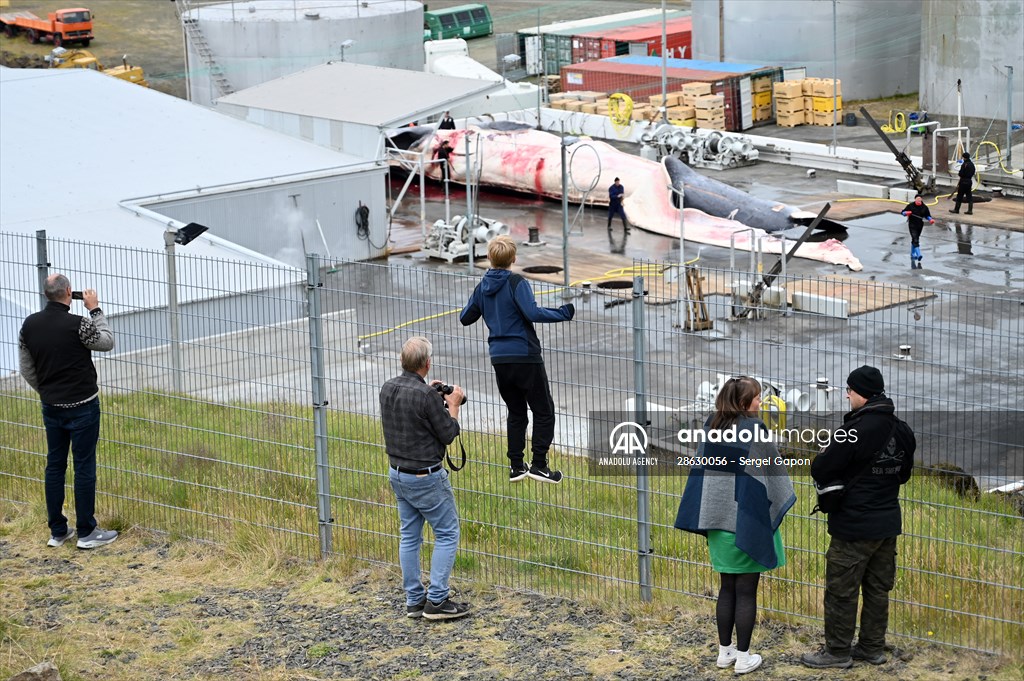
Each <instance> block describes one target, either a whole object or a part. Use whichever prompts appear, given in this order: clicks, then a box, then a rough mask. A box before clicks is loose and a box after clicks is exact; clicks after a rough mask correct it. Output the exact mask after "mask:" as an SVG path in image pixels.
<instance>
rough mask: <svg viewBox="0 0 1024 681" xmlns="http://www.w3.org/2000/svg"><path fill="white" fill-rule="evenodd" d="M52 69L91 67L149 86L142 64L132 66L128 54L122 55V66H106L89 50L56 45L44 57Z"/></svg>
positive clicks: (94, 69) (109, 74) (90, 68)
mask: <svg viewBox="0 0 1024 681" xmlns="http://www.w3.org/2000/svg"><path fill="white" fill-rule="evenodd" d="M43 58H44V59H45V60H46V63H48V64H49V65H50V68H51V69H89V70H91V71H99V72H100V73H103V74H106V75H108V76H113V77H114V78H120V79H121V80H127V81H128V82H129V83H135V84H136V85H141V86H142V87H149V83H148V82H147V81H146V74H145V73H143V71H142V67H141V66H132V65H131V64H129V63H128V55H127V54H126V55H124V56H123V57H121V66H112V67H111V68H109V69H108V68H105V67H104V66H103V64H101V63H100V60H99V59H98V58H97V57H96V55H94V54H93V53H92V52H90V51H89V50H68V49H65V48H63V47H55V48H54V49H53V51H52V52H50V54H48V55H46V56H45V57H43Z"/></svg>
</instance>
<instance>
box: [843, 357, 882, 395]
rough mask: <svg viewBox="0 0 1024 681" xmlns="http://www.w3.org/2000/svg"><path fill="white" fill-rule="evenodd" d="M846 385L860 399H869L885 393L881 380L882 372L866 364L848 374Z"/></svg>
mask: <svg viewBox="0 0 1024 681" xmlns="http://www.w3.org/2000/svg"><path fill="white" fill-rule="evenodd" d="M846 385H848V386H850V388H852V389H853V392H855V393H857V394H858V395H860V396H861V397H867V398H871V397H874V396H875V395H881V394H882V393H883V392H885V381H884V380H883V379H882V372H881V371H879V370H878V369H876V368H875V367H869V366H868V365H867V364H865V365H864V366H862V367H861V368H859V369H854V370H853V371H851V372H850V377H849V378H847V379H846Z"/></svg>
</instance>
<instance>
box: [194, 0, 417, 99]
mask: <svg viewBox="0 0 1024 681" xmlns="http://www.w3.org/2000/svg"><path fill="white" fill-rule="evenodd" d="M185 6H186V8H187V9H186V10H185V12H184V13H183V15H182V25H183V27H184V32H185V51H186V71H187V76H188V77H187V80H188V98H189V99H190V100H191V101H193V102H196V103H197V104H202V105H205V106H209V105H210V104H211V103H212V102H213V100H215V99H217V98H218V97H220V96H222V95H224V94H228V93H229V92H234V91H238V90H243V89H245V88H248V87H252V86H253V85H259V84H260V83H265V82H266V81H268V80H273V79H275V78H280V77H281V76H285V75H288V74H290V73H295V72H297V71H301V70H303V69H306V68H309V67H311V66H316V65H318V64H323V63H326V62H328V61H337V60H340V59H342V58H344V59H345V61H354V62H358V63H360V64H367V65H370V66H386V67H391V68H399V69H410V70H414V71H422V70H423V5H422V4H421V3H419V2H412V1H411V0H248V1H246V2H221V3H217V4H203V3H200V2H186V3H185ZM205 55H209V56H205Z"/></svg>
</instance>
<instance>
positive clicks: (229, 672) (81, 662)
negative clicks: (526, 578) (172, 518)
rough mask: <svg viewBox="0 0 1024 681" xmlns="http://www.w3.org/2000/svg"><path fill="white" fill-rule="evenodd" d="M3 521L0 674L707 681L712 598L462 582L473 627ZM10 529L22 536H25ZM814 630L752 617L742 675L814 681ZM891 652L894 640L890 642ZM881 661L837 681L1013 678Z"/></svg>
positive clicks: (933, 655) (143, 542)
mask: <svg viewBox="0 0 1024 681" xmlns="http://www.w3.org/2000/svg"><path fill="white" fill-rule="evenodd" d="M17 516H20V519H18V517H15V518H14V519H13V520H12V518H11V516H10V515H9V516H8V517H7V518H6V519H4V520H3V521H2V522H0V537H2V539H0V590H2V592H3V593H4V598H3V599H0V679H6V678H8V677H9V676H11V675H13V674H15V673H17V672H18V671H21V670H24V669H26V668H28V667H30V666H32V665H34V664H36V663H38V662H41V661H44V660H52V661H54V662H55V663H56V664H57V665H58V666H59V667H60V668H61V673H62V675H63V678H64V681H84V680H89V681H92V680H94V679H118V680H122V679H123V680H128V679H130V680H132V681H136V680H145V679H160V680H161V681H164V680H167V679H210V680H212V679H261V680H265V679H271V680H276V679H280V680H282V681H291V680H296V679H304V680H305V679H360V680H363V679H365V680H376V679H382V680H383V679H435V678H436V679H480V680H483V681H486V680H490V679H522V678H529V679H621V680H641V679H666V680H667V679H694V680H698V681H705V680H707V681H710V680H712V679H722V678H725V675H727V674H729V672H722V671H719V670H718V669H717V668H715V666H714V657H715V655H716V654H717V647H716V645H717V642H716V640H715V634H714V620H713V603H712V601H709V600H703V599H687V598H684V597H682V596H680V597H678V604H673V605H671V606H669V605H664V604H658V605H653V606H647V607H644V606H639V605H631V606H628V607H623V606H614V605H611V604H601V603H588V602H574V601H569V600H566V599H562V598H554V597H548V596H541V595H536V594H527V593H519V592H513V591H509V590H499V589H495V588H492V587H489V586H487V585H482V584H466V583H460V584H457V585H455V586H456V587H457V588H458V590H457V591H456V593H455V594H454V598H455V600H459V601H468V602H471V603H472V604H473V606H474V613H473V615H472V616H471V617H468V618H465V619H461V620H455V621H450V622H430V621H427V620H422V619H409V618H407V617H405V616H404V598H403V595H402V592H401V581H400V576H399V574H398V569H397V568H387V567H372V568H367V567H366V566H365V565H363V564H359V563H346V562H344V561H342V562H336V563H319V562H303V561H296V560H294V559H289V558H285V557H282V556H280V555H278V554H275V553H274V552H273V550H272V549H270V548H268V549H267V551H266V552H265V553H259V552H257V553H256V554H255V555H253V554H252V553H251V552H250V553H246V554H244V555H243V554H240V553H235V552H233V551H232V550H231V549H230V548H228V549H221V548H218V547H212V546H209V545H201V544H195V543H191V542H186V541H174V542H168V541H166V539H165V538H163V537H160V536H156V535H151V534H148V533H145V532H143V531H141V530H129V531H128V532H127V533H126V534H125V536H124V537H123V538H122V539H120V540H119V541H118V542H117V543H116V544H113V545H111V546H109V547H105V548H104V549H102V550H97V551H89V552H86V551H79V550H76V549H74V548H72V547H70V545H68V546H65V547H62V548H60V549H47V548H46V547H45V546H44V544H43V542H41V541H38V539H39V537H38V535H39V532H38V531H37V530H38V522H35V523H33V524H32V525H31V530H30V529H29V523H28V522H27V519H26V518H25V517H24V516H21V514H20V513H19V514H17ZM22 528H24V529H22ZM820 637H821V632H820V629H818V628H817V627H813V626H806V625H793V624H789V623H784V622H780V621H777V620H774V619H772V618H770V617H766V618H764V619H762V621H761V622H760V623H759V624H758V628H757V630H756V632H755V635H754V648H755V650H756V651H758V652H760V653H762V654H763V655H764V656H765V664H764V667H763V668H762V669H761V670H758V671H757V672H756V674H755V675H751V676H750V677H749V678H752V679H779V680H786V681H788V680H790V679H793V680H797V681H812V680H813V681H825V680H826V679H833V678H836V676H835V674H834V673H830V672H827V671H817V670H809V669H806V668H804V667H802V666H801V665H800V664H799V662H798V658H799V654H800V653H801V652H803V651H805V650H808V649H809V648H811V647H812V646H813V645H816V644H817V642H818V641H820ZM897 643H900V644H902V643H903V642H902V641H897ZM912 647H913V650H914V653H915V654H909V653H904V652H900V651H895V654H894V655H893V657H894V659H893V660H891V661H890V662H889V663H888V664H886V665H883V666H881V667H877V668H875V667H871V666H870V665H865V664H858V665H857V666H855V667H854V669H852V670H850V671H848V672H844V674H843V678H844V679H850V680H861V679H868V680H874V679H877V680H882V679H886V680H889V679H901V680H902V679H956V680H957V681H961V680H968V679H969V680H971V681H989V680H992V681H995V680H997V679H998V680H1002V679H1019V678H1021V675H1020V673H1021V667H1020V666H1019V665H1016V666H1014V665H1009V664H1007V663H1006V661H1004V660H1000V659H998V658H994V657H990V656H984V655H976V654H967V653H962V652H958V651H953V650H950V649H945V648H939V647H935V646H923V647H918V646H912Z"/></svg>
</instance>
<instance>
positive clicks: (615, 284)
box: [597, 279, 633, 289]
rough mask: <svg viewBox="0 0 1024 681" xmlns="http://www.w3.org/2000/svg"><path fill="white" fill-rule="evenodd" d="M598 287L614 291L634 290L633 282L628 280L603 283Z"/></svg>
mask: <svg viewBox="0 0 1024 681" xmlns="http://www.w3.org/2000/svg"><path fill="white" fill-rule="evenodd" d="M597 287H598V288H613V289H621V288H633V282H631V281H628V280H626V279H612V280H611V281H602V282H600V283H598V285H597Z"/></svg>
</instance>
